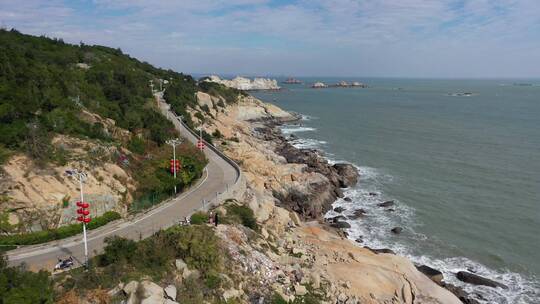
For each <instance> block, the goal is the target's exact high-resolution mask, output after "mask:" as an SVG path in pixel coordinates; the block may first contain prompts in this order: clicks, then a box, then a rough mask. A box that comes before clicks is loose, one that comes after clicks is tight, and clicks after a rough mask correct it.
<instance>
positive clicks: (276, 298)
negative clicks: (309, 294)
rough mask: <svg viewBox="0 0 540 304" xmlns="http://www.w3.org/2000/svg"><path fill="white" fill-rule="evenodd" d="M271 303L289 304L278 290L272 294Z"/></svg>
mask: <svg viewBox="0 0 540 304" xmlns="http://www.w3.org/2000/svg"><path fill="white" fill-rule="evenodd" d="M270 303H271V304H287V301H285V299H283V297H282V296H281V295H280V294H279V293H277V292H276V293H274V294H273V295H272V298H270Z"/></svg>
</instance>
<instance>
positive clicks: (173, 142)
mask: <svg viewBox="0 0 540 304" xmlns="http://www.w3.org/2000/svg"><path fill="white" fill-rule="evenodd" d="M182 142H183V140H182V139H178V138H175V139H169V140H167V141H166V143H167V145H171V146H172V148H173V162H172V165H173V166H172V169H173V170H172V171H173V174H174V179H176V146H178V145H180V144H181V143H182ZM174 193H175V194H176V184H175V185H174Z"/></svg>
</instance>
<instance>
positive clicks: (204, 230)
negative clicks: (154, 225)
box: [169, 226, 223, 278]
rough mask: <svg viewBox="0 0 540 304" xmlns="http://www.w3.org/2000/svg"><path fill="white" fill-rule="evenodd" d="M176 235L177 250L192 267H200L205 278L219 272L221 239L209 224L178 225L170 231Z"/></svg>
mask: <svg viewBox="0 0 540 304" xmlns="http://www.w3.org/2000/svg"><path fill="white" fill-rule="evenodd" d="M169 233H172V234H174V235H175V236H176V251H177V254H178V257H180V258H182V259H183V260H184V261H185V262H186V263H187V264H188V265H189V267H191V268H195V269H198V270H199V271H200V272H201V274H202V275H203V277H204V278H207V277H208V276H210V275H212V274H215V273H219V272H220V270H221V267H222V259H223V253H222V252H221V250H220V248H219V239H218V237H217V236H216V235H215V234H214V231H213V230H212V228H211V227H209V226H187V227H176V228H175V229H172V230H170V231H169Z"/></svg>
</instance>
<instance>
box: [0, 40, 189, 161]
mask: <svg viewBox="0 0 540 304" xmlns="http://www.w3.org/2000/svg"><path fill="white" fill-rule="evenodd" d="M168 75H170V76H169V77H168V78H172V75H175V76H176V77H180V75H181V74H177V73H173V72H170V71H163V70H159V69H156V68H153V67H152V66H151V65H149V64H147V63H141V62H139V61H138V60H136V59H133V58H131V57H129V56H127V55H125V54H123V53H122V52H121V51H120V50H119V49H111V48H107V47H103V46H87V45H84V44H82V43H81V45H70V44H66V43H64V42H63V41H62V40H57V39H48V38H45V37H34V36H29V35H24V34H21V33H19V32H17V31H15V30H11V31H6V30H0V145H2V146H3V147H2V148H1V149H2V151H4V150H6V149H9V150H22V151H25V152H28V154H29V155H31V156H32V157H34V158H38V159H45V158H47V157H48V156H49V155H50V153H51V152H52V151H51V149H50V145H49V139H50V136H49V135H50V133H53V132H54V133H63V134H69V135H73V136H76V137H86V138H95V139H101V140H111V138H110V137H111V135H110V134H108V133H107V132H106V130H105V128H104V126H103V125H102V124H101V123H99V122H94V123H91V122H89V121H88V120H85V119H82V117H81V115H80V113H81V111H82V110H87V111H90V112H93V113H97V114H99V115H100V116H102V117H106V118H111V119H113V120H115V121H116V125H117V126H119V127H121V128H124V129H127V130H130V131H144V132H145V133H146V135H147V137H148V138H149V139H151V140H152V141H154V142H156V143H158V144H163V143H164V141H165V140H166V139H167V138H168V133H170V130H171V129H172V124H170V123H168V121H167V120H166V119H165V118H164V117H162V116H161V115H160V114H159V113H157V112H156V111H149V105H148V103H149V100H150V99H151V97H152V92H151V89H150V86H149V84H150V81H154V80H156V79H157V77H166V76H168ZM3 153H6V152H5V151H4V152H0V154H3Z"/></svg>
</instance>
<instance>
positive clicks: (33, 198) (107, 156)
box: [0, 130, 136, 232]
mask: <svg viewBox="0 0 540 304" xmlns="http://www.w3.org/2000/svg"><path fill="white" fill-rule="evenodd" d="M124 131H125V130H124ZM126 132H127V131H126ZM52 144H53V146H54V147H56V148H57V149H59V151H60V150H61V151H63V153H64V154H63V158H65V159H63V160H62V161H61V162H62V163H61V164H57V165H55V166H46V167H40V166H39V165H37V164H36V163H35V162H34V161H32V160H31V159H29V158H28V157H27V156H26V155H23V154H20V155H15V156H13V157H11V158H10V159H9V161H8V162H7V163H6V164H4V165H3V167H2V168H1V171H2V173H0V203H1V204H0V211H2V212H3V211H6V210H9V211H10V212H9V213H8V214H9V219H8V220H9V224H10V225H11V226H12V227H13V228H14V229H15V231H20V232H29V231H40V230H46V229H52V228H57V227H59V226H62V225H66V224H70V223H73V222H76V215H77V213H76V212H75V209H76V205H75V202H77V201H79V200H80V196H79V195H80V193H79V191H80V188H79V181H78V179H77V178H75V177H69V176H67V175H66V173H65V172H66V170H71V169H73V168H82V169H84V170H85V172H86V173H87V178H86V180H85V184H84V187H85V188H84V190H85V199H86V200H88V201H90V202H92V204H91V206H90V211H91V213H92V215H94V216H99V215H102V214H103V213H105V212H107V211H116V212H119V213H120V214H125V212H126V210H127V206H128V204H129V203H130V202H131V201H132V200H133V198H132V195H131V193H132V192H133V191H134V190H135V188H136V184H135V181H134V180H133V178H132V177H131V176H130V175H129V174H128V173H127V172H126V171H125V170H124V168H123V167H122V166H121V165H120V164H118V163H116V162H114V161H113V159H115V158H117V156H118V155H120V154H122V153H126V152H127V151H121V150H120V149H119V148H118V147H116V146H114V145H106V144H102V143H98V142H93V141H88V140H83V139H76V138H72V137H69V136H65V135H57V136H56V137H55V138H53V139H52Z"/></svg>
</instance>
